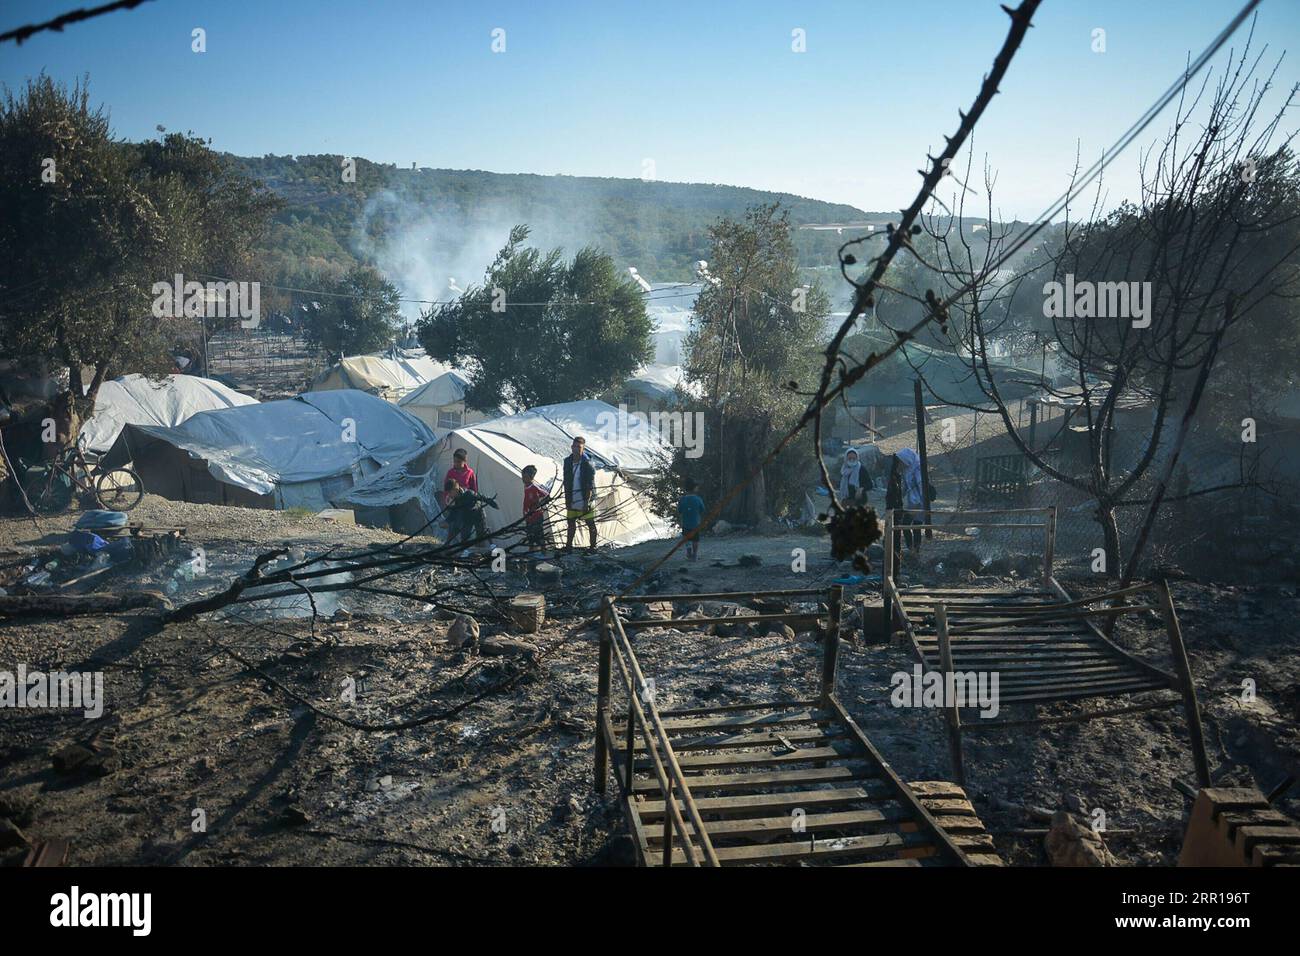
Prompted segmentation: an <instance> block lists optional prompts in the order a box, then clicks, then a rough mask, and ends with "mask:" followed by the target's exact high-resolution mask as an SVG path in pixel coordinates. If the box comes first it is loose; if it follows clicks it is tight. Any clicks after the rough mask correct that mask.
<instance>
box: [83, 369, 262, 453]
mask: <svg viewBox="0 0 1300 956" xmlns="http://www.w3.org/2000/svg"><path fill="white" fill-rule="evenodd" d="M256 404H257V399H255V398H250V397H249V396H247V395H243V394H241V393H240V392H237V391H235V390H234V389H233V388H229V387H227V386H225V385H222V384H221V383H220V382H217V381H214V380H212V379H210V378H199V377H198V376H197V375H168V376H166V377H165V378H163V379H162V380H160V381H151V380H150V379H148V378H147V377H145V376H144V375H136V374H132V375H124V376H122V377H121V378H115V379H110V380H109V381H107V382H104V383H103V384H102V385H101V386H100V387H99V393H98V394H97V395H96V396H95V414H94V415H93V416H92V417H91V418H89V419H87V420H86V422H85V424H83V425H82V426H81V439H82V441H83V442H84V444H85V446H86V448H88V449H89V450H90V451H94V452H105V451H108V449H110V448H112V447H113V442H115V441H117V436H118V435H120V434H121V433H122V429H123V427H125V426H126V425H161V426H164V427H174V426H176V425H179V424H181V423H182V422H184V421H186V420H187V419H189V418H190V417H191V416H193V415H196V414H198V413H199V412H206V411H211V410H213V409H218V408H235V407H237V406H240V405H256Z"/></svg>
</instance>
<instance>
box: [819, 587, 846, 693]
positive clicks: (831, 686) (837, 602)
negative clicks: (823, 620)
mask: <svg viewBox="0 0 1300 956" xmlns="http://www.w3.org/2000/svg"><path fill="white" fill-rule="evenodd" d="M843 616H844V585H842V584H835V585H832V586H831V607H830V620H829V621H828V622H827V627H826V639H825V643H824V645H823V647H822V700H824V701H825V700H829V699H830V696H831V694H833V693H835V673H836V670H837V669H838V667H839V660H840V621H841V619H842V618H843Z"/></svg>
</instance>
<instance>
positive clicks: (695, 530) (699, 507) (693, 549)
mask: <svg viewBox="0 0 1300 956" xmlns="http://www.w3.org/2000/svg"><path fill="white" fill-rule="evenodd" d="M703 517H704V499H703V498H701V497H700V496H699V495H697V494H696V493H695V481H694V479H692V478H686V479H684V480H683V481H682V496H681V497H680V498H678V499H677V519H678V521H679V522H681V526H682V540H684V541H685V542H686V558H687V560H688V561H694V560H696V559H697V558H698V557H699V555H700V521H701V519H703Z"/></svg>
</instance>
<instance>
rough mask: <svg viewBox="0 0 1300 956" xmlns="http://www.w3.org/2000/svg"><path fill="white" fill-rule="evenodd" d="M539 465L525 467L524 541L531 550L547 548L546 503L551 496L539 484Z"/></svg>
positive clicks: (540, 550)
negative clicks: (537, 479)
mask: <svg viewBox="0 0 1300 956" xmlns="http://www.w3.org/2000/svg"><path fill="white" fill-rule="evenodd" d="M536 478H537V466H536V465H528V466H526V467H525V468H524V471H523V479H524V541H525V543H526V544H527V545H528V550H529V551H539V552H544V551H545V550H546V520H545V519H546V513H545V511H544V505H545V504H546V502H547V501H549V500H550V498H551V496H550V495H548V494H547V493H546V491H545V490H544V489H543V488H542V487H541V485H539V484H537V481H536V480H535V479H536Z"/></svg>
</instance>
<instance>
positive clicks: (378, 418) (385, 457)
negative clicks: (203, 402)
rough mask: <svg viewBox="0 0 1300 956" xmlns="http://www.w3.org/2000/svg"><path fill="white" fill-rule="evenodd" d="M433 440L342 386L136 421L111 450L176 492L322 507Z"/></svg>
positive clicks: (390, 409) (153, 484) (423, 428)
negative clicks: (177, 419) (163, 421)
mask: <svg viewBox="0 0 1300 956" xmlns="http://www.w3.org/2000/svg"><path fill="white" fill-rule="evenodd" d="M434 440H435V438H434V433H433V431H432V430H431V429H430V428H429V427H428V426H427V425H425V424H424V422H422V421H420V420H419V419H418V418H416V417H415V416H413V415H410V414H408V413H407V412H404V411H402V410H401V409H400V408H398V407H397V406H396V405H392V404H390V403H388V402H385V401H384V400H383V399H381V398H377V397H375V396H373V395H367V394H366V393H364V392H358V391H356V390H353V389H343V390H333V391H327V392H308V393H307V394H305V395H300V396H299V397H297V398H294V399H289V400H287V401H280V402H264V403H261V404H256V405H245V406H240V407H237V408H228V409H222V410H219V411H210V412H199V413H198V414H197V415H194V416H193V417H192V418H190V419H188V420H187V421H185V422H184V423H182V424H181V425H178V426H176V427H170V428H168V427H160V426H152V425H128V426H126V428H125V429H123V431H122V434H121V436H120V437H119V438H118V440H117V442H116V443H115V444H114V446H113V448H112V450H111V451H110V452H109V455H108V460H109V462H110V463H116V462H118V461H125V460H131V461H134V463H135V468H136V471H138V472H139V473H140V476H141V478H142V479H143V481H144V486H145V490H146V491H149V492H152V493H154V494H161V495H163V496H164V497H168V498H175V499H178V500H182V501H211V502H218V503H230V504H246V505H253V506H261V507H275V508H291V507H303V508H309V509H312V510H320V509H322V508H326V507H329V506H330V504H331V502H332V501H333V500H334V499H335V498H336V497H337V496H338V495H340V494H342V493H343V492H344V491H346V490H347V489H348V488H350V487H351V486H352V485H353V484H354V483H356V482H357V481H360V480H362V479H363V478H365V477H366V476H367V475H371V474H373V473H375V472H377V471H379V470H380V469H381V468H383V467H384V466H385V465H388V464H391V463H393V462H401V461H406V460H408V459H411V458H414V457H416V456H418V455H420V454H421V453H422V452H423V451H425V450H427V449H428V448H429V447H430V446H431V445H432V444H433V442H434Z"/></svg>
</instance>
